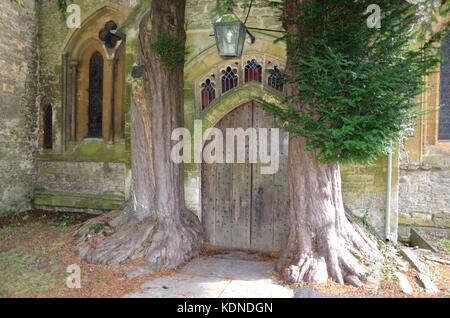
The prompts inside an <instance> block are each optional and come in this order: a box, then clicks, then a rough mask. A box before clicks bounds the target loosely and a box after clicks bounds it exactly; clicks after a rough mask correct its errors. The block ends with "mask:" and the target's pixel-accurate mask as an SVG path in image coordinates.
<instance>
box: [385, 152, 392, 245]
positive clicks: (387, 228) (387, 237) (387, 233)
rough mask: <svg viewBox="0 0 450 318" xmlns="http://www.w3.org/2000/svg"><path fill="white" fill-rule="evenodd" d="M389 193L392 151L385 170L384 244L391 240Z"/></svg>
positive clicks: (390, 188) (390, 189)
mask: <svg viewBox="0 0 450 318" xmlns="http://www.w3.org/2000/svg"><path fill="white" fill-rule="evenodd" d="M391 192H392V149H391V150H389V153H388V156H387V169H386V223H385V231H384V239H385V241H386V242H389V241H390V240H391Z"/></svg>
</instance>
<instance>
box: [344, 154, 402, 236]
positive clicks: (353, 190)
mask: <svg viewBox="0 0 450 318" xmlns="http://www.w3.org/2000/svg"><path fill="white" fill-rule="evenodd" d="M341 175H342V193H343V197H344V204H345V205H346V207H347V208H349V209H350V210H351V212H353V214H354V215H356V216H358V217H359V218H361V219H363V220H364V221H365V222H366V223H367V224H369V225H370V226H371V227H373V228H374V230H375V231H376V233H377V234H378V235H379V236H380V237H382V238H386V237H385V231H386V195H387V194H386V191H387V189H386V181H387V180H386V179H387V159H386V157H382V158H380V159H378V160H377V161H376V162H375V163H373V164H372V165H358V164H351V165H342V166H341ZM398 176H399V169H398V156H397V154H396V153H395V154H394V155H393V163H392V180H391V186H392V190H391V193H390V196H391V222H390V224H391V229H390V235H389V239H390V240H393V241H395V240H396V239H397V224H398V223H397V220H398V196H399V188H398Z"/></svg>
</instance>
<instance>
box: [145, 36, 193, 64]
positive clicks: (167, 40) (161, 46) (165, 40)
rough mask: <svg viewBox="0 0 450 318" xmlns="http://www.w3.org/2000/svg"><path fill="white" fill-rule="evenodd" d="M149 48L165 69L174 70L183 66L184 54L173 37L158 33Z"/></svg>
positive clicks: (179, 44) (181, 46)
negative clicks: (156, 55)
mask: <svg viewBox="0 0 450 318" xmlns="http://www.w3.org/2000/svg"><path fill="white" fill-rule="evenodd" d="M151 48H152V50H154V51H155V52H156V53H157V54H158V57H159V60H160V61H161V63H162V64H163V65H164V66H165V67H167V68H169V69H175V68H180V67H183V66H184V60H185V54H186V52H185V49H184V47H183V45H181V43H180V41H179V40H178V39H176V38H175V37H172V36H170V35H168V34H164V33H160V34H158V36H157V38H156V40H155V41H154V42H153V43H152V44H151Z"/></svg>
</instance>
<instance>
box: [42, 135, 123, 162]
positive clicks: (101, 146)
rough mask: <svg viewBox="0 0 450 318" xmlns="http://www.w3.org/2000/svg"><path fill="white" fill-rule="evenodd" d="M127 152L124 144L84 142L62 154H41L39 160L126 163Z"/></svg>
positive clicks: (96, 141)
mask: <svg viewBox="0 0 450 318" xmlns="http://www.w3.org/2000/svg"><path fill="white" fill-rule="evenodd" d="M127 157H128V152H127V150H126V147H125V143H123V142H122V143H115V144H112V145H109V144H106V143H105V142H104V141H103V140H85V141H83V142H82V143H80V144H77V145H73V146H69V149H68V150H67V151H66V152H65V153H63V154H52V153H42V154H40V155H39V156H38V158H39V159H41V160H57V161H75V162H76V161H93V162H126V161H127Z"/></svg>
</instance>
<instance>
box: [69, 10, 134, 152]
mask: <svg viewBox="0 0 450 318" xmlns="http://www.w3.org/2000/svg"><path fill="white" fill-rule="evenodd" d="M126 16H127V13H126V11H125V10H122V9H121V8H118V7H116V6H109V5H108V6H105V5H103V6H101V7H99V8H97V9H96V10H95V11H94V12H93V13H92V14H91V15H90V16H89V17H87V18H86V19H85V20H84V21H83V24H82V26H81V28H80V29H77V30H75V31H73V32H72V33H71V34H69V35H68V37H67V39H66V41H65V43H64V47H63V52H64V53H63V56H62V69H63V76H62V78H63V105H62V106H63V107H62V110H63V122H62V126H63V134H64V136H63V138H62V139H63V140H65V142H68V141H70V142H82V141H83V140H84V139H85V138H87V137H92V136H93V134H92V131H91V130H92V127H91V128H90V126H92V123H91V121H90V119H89V116H90V111H89V109H90V107H89V105H90V104H91V101H92V98H91V97H92V96H90V95H91V94H92V90H91V87H90V84H91V83H92V74H91V73H92V72H91V71H92V68H91V59H92V57H93V55H94V54H97V55H98V56H101V59H102V60H103V62H104V66H103V67H102V68H101V71H102V74H100V77H101V78H102V87H101V95H102V96H101V105H100V108H101V109H100V110H101V112H99V114H100V113H101V118H100V121H101V125H100V124H99V127H100V128H99V129H100V131H99V132H98V133H96V134H95V138H100V139H103V140H104V141H105V142H108V143H114V142H116V141H120V140H121V139H123V137H124V126H125V123H124V121H125V120H124V104H125V102H124V100H125V43H121V45H118V46H117V48H115V49H114V50H108V49H107V48H106V47H105V45H104V44H103V43H102V42H101V40H100V39H99V33H100V31H101V30H102V29H104V28H105V26H106V25H107V24H110V23H113V24H114V25H117V24H120V23H121V22H122V21H124V20H125V18H126Z"/></svg>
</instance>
